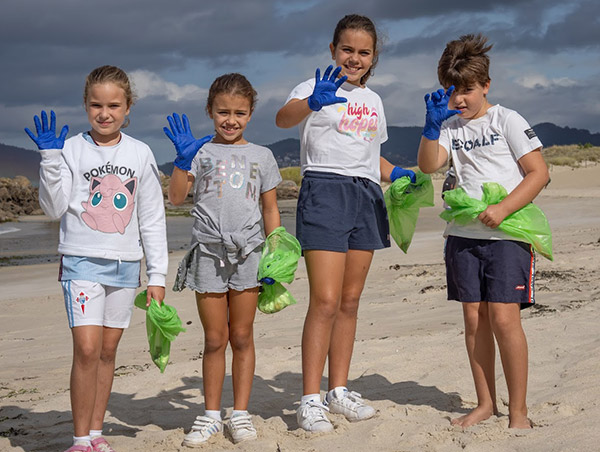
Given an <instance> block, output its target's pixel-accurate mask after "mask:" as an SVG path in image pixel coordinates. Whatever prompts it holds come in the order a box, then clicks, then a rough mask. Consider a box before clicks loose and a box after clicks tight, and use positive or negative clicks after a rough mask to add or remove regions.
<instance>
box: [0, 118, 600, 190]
mask: <svg viewBox="0 0 600 452" xmlns="http://www.w3.org/2000/svg"><path fill="white" fill-rule="evenodd" d="M533 129H534V130H535V132H536V133H537V135H538V136H539V137H540V140H542V143H544V146H545V147H550V146H555V145H565V144H585V143H590V144H592V145H594V146H600V133H590V132H589V131H588V130H585V129H575V128H571V127H560V126H557V125H555V124H552V123H549V122H543V123H540V124H538V125H536V126H533ZM422 130H423V129H422V128H421V127H395V126H389V127H388V137H389V138H388V141H386V142H385V143H384V144H383V146H382V147H381V153H382V155H383V156H384V157H385V158H387V159H388V160H389V161H390V162H392V163H394V164H397V165H401V166H416V164H417V148H418V146H419V140H420V139H421V131H422ZM267 147H268V148H269V149H271V151H272V152H273V155H274V156H275V159H276V160H277V163H278V164H279V166H280V167H281V168H285V167H288V166H299V165H300V141H299V140H298V139H296V138H286V139H285V140H281V141H277V142H275V143H272V144H269V145H267ZM40 160H41V158H40V154H39V152H36V151H31V150H29V149H23V148H18V147H15V146H7V145H5V144H0V177H14V176H17V175H22V176H25V177H27V178H28V179H29V180H31V181H32V182H33V183H34V184H36V183H37V181H38V179H39V175H38V172H39V164H40ZM159 169H160V170H161V171H162V172H163V173H165V174H168V175H170V174H171V173H172V172H173V162H166V163H163V164H162V165H159Z"/></svg>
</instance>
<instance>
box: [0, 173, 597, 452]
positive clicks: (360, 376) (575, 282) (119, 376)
mask: <svg viewBox="0 0 600 452" xmlns="http://www.w3.org/2000/svg"><path fill="white" fill-rule="evenodd" d="M551 176H552V183H551V184H550V185H549V187H548V188H547V189H545V190H544V191H543V192H542V193H541V195H540V196H539V197H538V199H537V201H536V203H537V204H538V205H539V206H540V207H541V208H542V209H543V210H544V211H545V213H546V215H547V217H548V219H549V221H550V224H551V226H552V229H553V238H554V259H555V260H554V262H550V261H548V260H546V259H543V258H541V257H538V261H537V281H536V289H537V292H536V301H537V304H536V306H535V307H534V308H531V309H527V310H525V311H523V325H524V329H525V332H526V335H527V338H528V341H529V363H530V368H529V372H530V376H529V390H528V406H529V414H530V418H531V419H532V421H533V423H534V425H535V428H534V429H533V430H531V431H517V430H509V429H508V428H507V426H508V416H507V414H508V409H507V403H508V400H507V391H506V385H505V381H504V376H503V374H502V367H501V365H500V359H499V357H497V371H496V373H497V380H496V381H497V386H498V403H499V409H500V412H501V414H500V416H498V417H492V418H490V419H488V420H486V421H484V422H483V423H481V424H479V425H477V426H474V427H471V428H469V429H467V430H464V431H463V430H462V429H460V428H458V427H452V426H451V425H450V422H449V420H450V419H451V418H452V417H456V416H458V415H461V414H464V413H466V412H467V411H468V410H469V409H471V408H473V407H474V406H475V402H476V397H475V392H474V388H473V382H472V378H471V373H470V369H469V365H468V361H467V355H466V351H465V346H464V340H463V339H464V334H463V320H462V311H461V308H460V305H459V304H458V303H456V302H448V301H446V299H445V295H446V292H445V277H444V274H445V272H444V266H443V261H442V246H443V239H442V237H441V232H442V230H443V227H444V223H443V221H442V220H440V219H439V218H438V214H439V212H440V209H441V205H440V199H439V187H440V185H441V181H440V180H436V207H433V208H428V209H423V210H422V211H421V216H420V218H419V223H418V226H417V232H416V234H415V237H414V240H413V243H412V245H411V247H410V249H409V251H408V254H404V253H402V251H400V250H399V249H398V248H397V247H396V246H395V244H394V245H393V247H392V248H390V249H387V250H383V251H378V252H376V253H375V259H374V262H373V265H372V267H371V271H370V274H369V277H368V280H367V283H366V287H365V290H364V293H363V296H362V299H361V307H360V311H359V319H358V331H357V335H356V344H355V351H354V357H353V362H352V366H351V369H350V382H349V387H350V389H351V390H355V391H357V392H360V393H361V394H362V395H363V397H364V398H366V399H367V400H369V401H371V403H372V405H373V406H374V407H375V408H376V409H377V411H378V414H377V417H375V418H374V419H371V420H368V421H364V422H360V423H355V424H350V423H349V422H347V421H346V420H345V419H344V418H342V417H341V416H338V415H331V416H330V417H331V419H332V421H333V423H334V425H335V431H334V432H333V433H331V434H313V435H310V434H307V433H305V432H304V431H302V430H300V429H298V428H297V424H296V419H295V409H296V407H297V402H298V400H299V399H300V396H301V391H302V375H301V359H300V356H301V349H300V337H301V334H302V326H303V322H304V316H305V313H306V308H307V295H308V284H307V278H306V269H305V267H304V262H303V261H302V260H301V262H300V266H299V269H298V272H297V278H296V280H295V281H294V283H293V284H291V285H290V290H291V292H292V293H293V294H294V296H295V297H296V299H297V300H298V304H297V305H295V306H291V307H288V308H286V309H285V310H284V311H282V312H280V313H277V314H274V315H264V314H261V313H258V314H257V318H256V324H255V342H256V350H257V362H256V376H255V379H254V387H253V393H252V399H251V403H250V411H251V413H252V414H253V415H254V420H255V426H256V428H257V430H258V439H257V440H256V441H253V442H247V443H242V444H238V445H233V444H232V443H231V441H230V440H229V439H228V438H227V437H226V436H220V435H219V436H218V437H217V438H214V439H211V440H210V441H209V443H208V444H206V445H205V446H204V447H203V448H204V449H206V450H209V449H210V450H218V451H223V450H244V451H260V452H264V451H274V452H275V451H329V452H331V451H342V450H343V451H363V450H379V451H426V452H427V451H436V452H453V451H477V452H481V451H491V450H494V451H527V452H549V451H577V452H581V451H597V450H600V429H599V428H598V425H599V422H598V419H600V378H599V375H600V335H599V334H598V332H599V331H600V329H599V326H598V325H599V324H600V288H599V284H598V271H599V269H600V166H590V167H588V168H580V169H576V170H571V169H570V168H560V167H556V168H554V169H553V170H552V173H551ZM182 255H183V251H175V252H172V253H171V254H170V267H169V276H168V280H167V285H168V286H169V287H170V286H171V285H172V283H173V279H174V275H175V269H176V265H177V263H178V261H179V260H180V258H181V257H182ZM56 275H57V264H55V263H53V264H38V265H24V266H19V267H2V268H0V287H1V289H0V290H1V292H0V309H1V310H0V331H1V332H2V333H1V336H0V341H1V342H0V345H1V347H0V450H2V451H5V450H6V451H8V450H11V451H13V450H14V451H28V452H30V451H31V452H32V451H62V450H64V449H66V448H67V447H68V446H69V444H70V439H71V435H72V424H71V412H70V404H69V390H68V384H69V383H68V382H69V372H70V365H71V347H72V345H71V338H70V332H69V329H68V327H67V319H66V315H65V312H64V308H63V298H62V294H61V291H60V286H59V284H58V283H57V281H56ZM166 302H167V303H169V304H171V305H173V306H175V307H176V308H177V310H178V311H179V314H180V316H181V318H182V320H183V322H184V326H186V328H187V332H185V333H182V334H181V335H180V336H179V337H178V338H177V339H176V341H175V342H174V343H173V346H172V350H171V363H170V364H169V365H168V367H167V369H166V371H165V373H164V374H161V373H160V372H159V370H158V369H157V368H156V367H155V366H154V364H151V361H150V357H149V354H148V345H147V341H146V330H145V326H144V325H145V317H144V312H143V311H140V310H138V309H136V310H135V312H134V316H133V319H132V322H131V326H130V328H129V329H128V330H127V331H126V333H125V335H124V338H123V340H122V342H121V346H120V348H119V354H118V356H117V369H116V377H115V381H114V386H113V393H112V397H111V400H110V402H109V406H108V412H107V415H106V421H105V425H104V433H105V435H106V436H107V437H108V439H109V441H110V442H111V444H112V445H113V446H114V448H115V449H116V450H118V451H150V450H152V451H154V450H156V451H183V450H190V449H187V448H185V447H182V446H181V441H182V438H183V434H184V431H188V429H189V428H190V426H191V424H192V422H193V420H194V418H195V416H196V415H198V414H200V413H201V412H202V410H203V397H202V391H201V383H202V380H201V359H202V353H201V351H202V340H203V338H202V329H201V325H200V321H199V319H198V316H197V313H196V307H195V302H194V297H193V294H192V293H191V292H190V291H187V290H186V291H184V292H181V293H175V292H172V291H171V290H170V289H169V290H168V291H167V298H166ZM230 362H231V354H230V353H229V352H228V366H229V365H230ZM322 389H323V390H325V389H326V380H325V379H324V380H323V385H322ZM231 406H232V392H231V375H230V373H229V372H228V373H227V376H226V381H225V389H224V394H223V407H224V408H225V409H226V410H227V412H228V413H229V412H230V410H231Z"/></svg>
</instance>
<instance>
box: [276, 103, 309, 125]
mask: <svg viewBox="0 0 600 452" xmlns="http://www.w3.org/2000/svg"><path fill="white" fill-rule="evenodd" d="M311 113H312V110H311V109H310V107H309V106H308V98H306V99H291V100H290V101H289V102H288V103H287V104H285V105H284V106H283V107H281V109H280V110H279V111H278V112H277V115H276V116H275V124H276V125H277V127H280V128H282V129H289V128H290V127H294V126H297V125H298V124H300V123H301V122H302V121H303V120H304V118H306V117H307V116H308V115H309V114H311Z"/></svg>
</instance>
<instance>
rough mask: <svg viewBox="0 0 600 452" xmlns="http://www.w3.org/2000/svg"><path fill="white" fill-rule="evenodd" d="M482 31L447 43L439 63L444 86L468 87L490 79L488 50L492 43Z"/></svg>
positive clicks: (439, 72) (439, 73)
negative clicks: (488, 42)
mask: <svg viewBox="0 0 600 452" xmlns="http://www.w3.org/2000/svg"><path fill="white" fill-rule="evenodd" d="M486 44H487V38H486V37H485V36H483V35H482V34H481V33H479V34H478V35H473V34H468V35H464V36H461V37H460V38H459V39H457V40H455V41H450V42H449V43H448V44H446V48H445V49H444V53H442V57H441V58H440V61H439V63H438V80H439V81H440V84H441V85H442V86H443V87H444V88H448V87H450V86H451V85H454V86H455V87H456V89H461V88H468V87H469V86H472V85H474V84H475V83H479V84H480V85H481V86H485V84H486V83H487V82H489V81H490V57H489V56H487V52H488V51H489V50H490V49H491V48H492V44H490V45H486Z"/></svg>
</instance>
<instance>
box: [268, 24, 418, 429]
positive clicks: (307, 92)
mask: <svg viewBox="0 0 600 452" xmlns="http://www.w3.org/2000/svg"><path fill="white" fill-rule="evenodd" d="M329 48H330V50H331V57H332V59H333V60H335V63H336V66H338V67H337V68H336V69H335V70H333V71H332V69H333V67H332V66H329V67H328V68H327V69H326V70H325V72H324V74H323V78H321V76H320V71H319V69H317V71H316V77H315V79H314V80H307V81H305V82H303V83H301V84H299V85H298V86H297V87H296V88H294V90H293V91H292V93H291V94H290V96H289V97H288V100H287V102H286V104H285V105H284V106H283V107H282V108H281V109H280V110H279V112H278V113H277V118H276V123H277V125H278V126H279V127H283V128H289V127H293V126H295V125H298V126H299V129H300V146H301V162H302V174H303V176H304V178H303V181H302V188H301V190H300V196H299V198H298V207H297V217H296V235H297V237H298V240H299V241H300V243H301V245H302V249H303V252H304V256H305V259H306V267H307V271H308V279H309V285H310V304H309V308H308V313H307V316H306V320H305V323H304V331H303V335H302V374H303V386H304V387H303V397H302V399H301V403H300V407H299V408H298V411H297V418H298V423H299V425H300V427H302V428H303V429H305V430H307V431H313V432H325V431H331V430H333V426H332V425H331V422H330V421H329V420H328V419H327V417H326V416H325V411H328V410H329V411H331V412H332V413H340V414H344V415H345V416H346V417H347V418H348V419H349V420H351V421H358V420H363V419H368V418H370V417H372V416H373V415H374V414H375V410H374V409H373V408H372V407H370V406H368V405H366V404H365V403H364V402H363V400H362V398H361V396H360V394H358V393H356V392H350V391H348V389H347V388H346V386H347V382H348V371H349V367H350V360H351V358H352V349H353V344H354V337H355V332H356V319H357V312H358V304H359V299H360V295H361V293H362V290H363V287H364V283H365V279H366V277H367V273H368V271H369V267H370V265H371V260H372V258H373V252H374V250H376V249H381V248H385V247H389V246H390V241H389V230H388V219H387V213H386V209H385V203H384V201H383V194H382V191H381V187H380V186H379V183H380V180H384V181H388V182H389V181H392V180H394V179H396V178H398V177H401V176H409V177H411V178H413V180H414V173H413V172H412V171H410V170H404V169H402V168H400V167H394V166H393V165H392V164H390V163H389V162H387V161H386V160H385V159H383V158H382V157H380V148H381V144H382V143H383V142H385V141H386V140H387V131H386V121H385V114H384V111H383V104H382V102H381V98H380V97H379V96H378V95H377V94H376V93H375V92H373V91H371V90H370V89H369V88H368V87H367V86H366V85H365V84H366V81H367V79H368V78H369V77H370V76H371V75H372V73H373V69H374V67H375V65H376V64H377V59H378V43H377V31H376V29H375V26H374V24H373V22H372V21H371V20H370V19H369V18H367V17H364V16H358V15H348V16H345V17H344V18H342V19H341V20H340V21H339V22H338V24H337V26H336V29H335V32H334V35H333V41H332V42H331V44H330V45H329ZM338 77H339V78H338ZM326 358H328V360H329V391H328V393H327V394H326V396H325V400H324V401H323V403H321V396H320V393H319V391H320V384H321V378H322V375H323V370H324V367H325V359H326Z"/></svg>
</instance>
